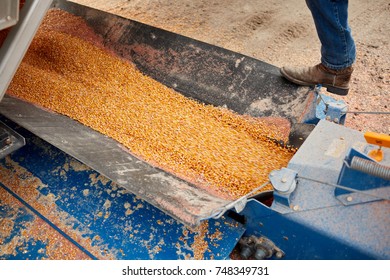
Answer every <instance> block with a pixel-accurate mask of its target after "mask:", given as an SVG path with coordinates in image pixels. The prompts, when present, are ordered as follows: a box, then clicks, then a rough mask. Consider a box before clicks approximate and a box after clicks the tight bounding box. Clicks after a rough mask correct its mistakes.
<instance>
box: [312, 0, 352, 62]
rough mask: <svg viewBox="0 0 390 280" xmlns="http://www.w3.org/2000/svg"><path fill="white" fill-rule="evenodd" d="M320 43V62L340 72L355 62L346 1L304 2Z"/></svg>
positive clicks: (320, 0)
mask: <svg viewBox="0 0 390 280" xmlns="http://www.w3.org/2000/svg"><path fill="white" fill-rule="evenodd" d="M306 4H307V6H308V7H309V9H310V11H311V13H312V16H313V19H314V23H315V26H316V29H317V34H318V37H319V39H320V41H321V62H322V64H324V65H325V66H326V67H328V68H330V69H334V70H340V69H344V68H347V67H349V66H351V65H352V64H353V63H354V62H355V58H356V49H355V43H354V40H353V38H352V34H351V29H350V27H349V25H348V0H306Z"/></svg>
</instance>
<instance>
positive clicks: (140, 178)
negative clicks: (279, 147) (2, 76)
mask: <svg viewBox="0 0 390 280" xmlns="http://www.w3.org/2000/svg"><path fill="white" fill-rule="evenodd" d="M53 7H54V8H59V9H62V10H65V11H67V12H70V13H72V14H74V15H77V16H80V17H82V18H83V19H85V21H86V22H87V23H88V24H89V25H90V26H91V27H92V28H93V29H94V31H95V32H96V33H97V34H99V35H101V36H102V37H103V38H104V43H105V47H107V48H108V49H110V50H112V51H114V52H115V53H117V54H118V55H120V56H121V57H123V58H124V59H127V60H129V61H131V62H132V63H134V64H135V65H136V66H137V67H138V68H139V69H140V70H141V71H142V72H143V73H144V74H146V75H149V76H151V77H153V78H154V79H156V80H158V81H160V82H161V83H163V84H165V85H167V86H169V87H172V88H174V89H175V90H177V91H179V92H181V93H183V94H184V95H186V96H188V97H190V98H194V99H196V100H199V101H201V102H203V103H206V104H213V105H215V106H224V107H227V108H229V109H232V110H234V111H236V112H237V113H240V114H249V115H252V116H256V117H266V116H276V117H284V118H287V119H288V120H289V121H290V122H291V123H292V124H295V123H299V122H301V120H302V119H304V118H305V116H306V115H308V114H311V113H312V110H313V100H314V95H313V94H310V93H309V94H308V92H309V90H308V88H305V87H297V86H295V85H293V84H290V83H288V82H286V81H285V80H283V79H282V77H281V76H280V75H279V70H278V69H277V68H276V67H274V66H272V65H269V64H267V63H264V62H262V61H259V60H256V59H253V58H250V57H247V56H244V55H241V54H238V53H234V52H231V51H229V50H226V49H222V48H219V47H216V46H212V45H209V44H205V43H202V42H199V41H196V40H193V39H190V38H187V37H183V36H181V35H178V34H174V33H171V32H167V31H165V30H161V29H158V28H154V27H151V26H148V25H145V24H142V23H139V22H135V21H132V20H129V19H125V18H122V17H119V16H116V15H112V14H108V13H105V12H102V11H99V10H95V9H91V8H88V7H85V6H81V5H78V4H75V3H71V2H67V1H54V3H53ZM0 113H1V114H3V115H4V116H5V117H6V118H8V119H11V120H12V121H14V122H15V123H17V124H19V125H20V126H22V127H24V128H26V129H27V130H29V131H31V132H33V133H34V134H36V135H37V136H39V137H40V138H42V139H44V140H45V141H47V142H49V143H51V144H52V145H54V146H56V147H58V148H59V149H61V150H62V151H64V152H65V153H67V154H69V155H71V156H73V157H74V158H76V159H78V160H80V161H81V162H83V163H84V164H86V165H88V166H89V167H91V168H92V169H94V170H96V171H98V172H99V173H100V174H102V175H104V176H106V177H107V178H109V179H111V180H112V181H114V182H116V183H118V184H119V185H121V186H122V187H124V188H126V189H127V190H129V191H130V192H132V193H134V194H135V195H137V196H138V197H139V198H142V199H144V200H145V201H147V202H149V203H150V204H152V205H154V206H155V207H157V208H159V209H160V210H162V211H164V212H165V213H167V214H169V215H170V216H172V217H174V218H175V219H177V220H179V221H180V222H182V223H184V224H185V225H188V226H190V227H195V226H197V225H199V224H200V222H201V221H202V220H205V219H209V218H210V217H214V216H218V214H220V213H223V212H224V211H226V210H227V209H229V208H234V207H242V201H238V202H233V201H229V200H224V199H221V198H219V197H215V196H213V195H211V194H209V193H207V192H205V191H204V190H201V189H199V188H196V187H194V186H193V185H191V184H189V183H187V182H184V181H183V180H181V179H178V178H176V177H175V176H172V175H171V174H168V173H166V172H164V171H162V170H159V169H156V168H154V167H152V166H150V165H148V164H146V163H145V162H142V161H140V160H139V159H137V158H136V157H134V156H132V155H131V154H130V153H129V152H128V151H126V149H125V148H124V147H123V146H122V145H120V144H118V143H117V142H116V141H114V140H112V139H110V138H108V137H107V136H105V135H102V134H100V133H98V132H96V131H93V130H91V129H90V128H88V127H86V126H84V125H81V124H80V123H78V122H76V121H74V120H72V119H69V118H68V117H65V116H62V115H59V114H55V113H52V112H48V111H46V110H43V109H42V108H39V107H37V106H34V105H32V104H29V103H26V102H24V101H21V100H18V99H15V98H12V97H9V96H6V97H4V98H3V100H2V101H1V102H0Z"/></svg>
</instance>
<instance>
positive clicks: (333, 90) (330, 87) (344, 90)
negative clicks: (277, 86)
mask: <svg viewBox="0 0 390 280" xmlns="http://www.w3.org/2000/svg"><path fill="white" fill-rule="evenodd" d="M280 74H282V76H283V77H284V78H286V79H287V80H289V81H290V82H292V83H294V84H297V85H300V86H316V85H317V84H310V83H307V82H304V81H301V80H297V79H295V78H293V77H290V76H289V75H288V74H287V73H285V72H284V71H283V69H282V68H281V69H280ZM320 85H321V86H322V87H324V88H326V90H327V91H328V92H330V93H333V94H337V95H343V96H345V95H347V94H348V92H349V88H339V87H335V86H333V85H329V84H320Z"/></svg>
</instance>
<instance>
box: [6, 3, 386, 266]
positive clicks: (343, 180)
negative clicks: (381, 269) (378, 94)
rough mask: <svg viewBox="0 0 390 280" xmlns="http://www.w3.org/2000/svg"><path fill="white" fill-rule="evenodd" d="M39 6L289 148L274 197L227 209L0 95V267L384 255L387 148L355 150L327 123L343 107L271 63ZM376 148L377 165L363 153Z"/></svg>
mask: <svg viewBox="0 0 390 280" xmlns="http://www.w3.org/2000/svg"><path fill="white" fill-rule="evenodd" d="M29 2H30V5H27V6H26V7H25V8H26V9H25V10H23V9H22V11H21V16H22V18H23V15H24V14H30V12H31V11H35V12H36V13H33V12H31V13H32V16H31V17H32V18H34V20H35V21H34V23H35V25H39V22H40V20H38V19H39V17H40V16H39V15H42V16H43V14H44V11H46V9H47V8H48V6H49V5H50V2H51V1H46V2H45V1H42V0H40V1H38V0H37V1H29ZM31 3H33V4H31ZM34 3H35V4H37V5H34ZM38 4H39V5H38ZM40 5H43V6H40ZM34 7H35V8H34ZM39 7H40V8H39ZM52 7H53V8H59V9H63V10H65V11H68V12H70V13H72V14H75V15H77V16H80V17H82V18H83V19H84V20H85V21H86V22H87V23H88V24H89V25H90V26H91V27H93V28H94V31H95V32H96V33H97V34H100V35H101V36H102V37H103V38H104V42H105V44H106V47H107V48H109V49H110V50H111V51H114V52H115V53H117V54H119V55H120V56H122V57H123V58H124V59H128V60H130V61H132V62H133V63H134V64H135V65H136V66H137V67H138V68H139V69H140V70H141V71H143V72H144V73H145V74H147V75H149V76H151V77H153V78H155V79H156V80H158V81H160V82H162V83H164V84H166V85H167V86H170V87H172V88H175V89H176V90H177V91H179V92H181V93H183V94H184V95H186V96H188V97H190V98H195V99H197V100H199V101H201V102H204V103H208V104H213V105H215V106H225V107H228V108H230V109H232V110H234V111H236V112H238V113H240V114H249V115H252V116H256V117H263V116H278V117H284V118H287V119H288V120H289V121H290V122H291V125H292V131H291V133H290V140H289V143H287V144H288V145H294V146H296V147H299V149H298V151H297V153H296V154H295V156H294V157H293V158H292V160H291V161H290V163H289V164H288V166H286V168H283V169H281V170H275V171H273V172H272V173H271V174H270V177H269V178H270V182H271V183H272V185H273V187H274V191H272V192H270V191H267V192H262V193H260V194H257V195H255V196H253V195H247V196H245V197H242V198H241V199H239V200H237V201H228V200H223V199H221V198H218V197H214V196H212V195H210V194H209V193H206V192H204V191H202V190H199V189H198V188H196V187H194V186H192V185H191V184H189V183H187V182H184V181H182V180H180V179H178V178H176V177H174V176H172V175H171V174H168V173H166V172H164V171H162V170H158V169H155V168H153V167H151V166H149V165H148V164H146V163H144V162H142V161H139V160H138V159H136V158H134V157H133V156H131V155H130V154H129V153H127V152H126V151H125V150H124V149H123V148H122V147H121V146H120V145H119V144H118V143H116V142H115V141H113V140H112V139H109V138H107V137H106V136H104V135H101V134H99V133H97V132H95V131H92V130H91V129H89V128H87V127H85V126H83V125H81V124H80V123H77V122H75V121H73V120H71V119H69V118H67V117H65V116H61V115H58V114H54V113H51V112H47V111H44V110H42V109H40V108H38V107H36V106H34V105H32V104H29V103H26V102H23V101H21V100H17V99H14V98H12V97H10V96H7V95H5V96H4V98H3V99H2V100H1V102H0V114H1V117H0V125H1V126H0V157H1V160H0V258H1V259H42V258H51V259H53V258H54V259H55V258H57V259H91V258H92V259H229V258H232V259H242V258H245V259H247V258H249V259H266V258H274V259H281V258H282V259H389V258H390V235H389V232H390V219H389V214H390V203H389V197H390V168H389V166H390V150H389V147H388V146H389V145H388V142H389V140H388V139H387V136H380V137H379V138H378V137H374V138H370V140H369V141H368V142H369V143H368V142H367V141H366V139H365V138H364V135H363V134H362V133H360V132H357V131H354V130H351V129H348V128H346V127H343V126H341V125H340V124H343V123H344V121H345V116H346V112H347V108H346V105H345V104H344V103H343V102H340V101H336V100H333V99H332V98H330V97H327V96H324V95H322V94H320V93H319V89H318V88H317V89H309V88H305V87H297V86H295V85H293V84H290V83H288V82H286V81H285V80H283V79H282V78H281V77H280V75H279V73H278V69H277V68H276V67H274V66H272V65H269V64H266V63H264V62H261V61H258V60H255V59H253V58H250V57H246V56H243V55H241V54H237V53H233V52H231V51H228V50H224V49H221V48H218V47H215V46H211V45H208V44H204V43H202V42H199V41H196V40H192V39H190V38H186V37H183V36H180V35H177V34H174V33H170V32H167V31H164V30H161V29H157V28H154V27H151V26H147V25H144V24H141V23H138V22H134V21H131V20H128V19H124V18H121V17H118V16H116V15H111V14H107V13H104V12H102V11H98V10H94V9H91V8H87V7H84V6H81V5H77V4H74V3H71V2H67V1H53V4H52ZM37 11H39V13H38V14H37ZM40 19H41V18H40ZM21 22H22V23H23V22H24V21H23V20H22V21H21ZM25 28H26V27H25V25H24V27H23V24H20V25H16V26H15V27H14V29H13V30H12V31H11V33H10V34H9V36H10V37H9V38H8V37H7V39H6V41H5V43H4V45H3V47H2V49H0V57H2V56H4V57H6V58H12V56H13V55H14V56H18V57H19V58H20V57H22V56H23V53H24V51H19V52H15V51H14V48H15V47H12V46H14V45H13V43H14V41H15V40H16V39H14V38H19V35H18V34H21V33H20V32H23V30H24V32H26V31H25ZM34 32H35V31H34ZM34 32H33V30H31V31H30V34H32V35H33V33H34ZM27 46H28V44H27ZM15 53H16V54H15ZM156 54H157V55H156ZM152 56H153V57H154V58H156V57H158V58H159V59H157V60H156V59H151V57H152ZM2 61H4V60H2ZM10 61H11V60H10ZM12 61H17V60H12ZM19 61H20V60H19ZM15 63H16V64H15V65H14V66H15V67H17V65H18V63H17V62H15ZM0 64H1V62H0ZM0 66H4V65H0ZM0 69H2V68H1V67H0ZM15 69H16V68H15ZM1 73H3V72H1ZM10 77H12V75H10V73H9V72H7V75H5V74H4V75H3V74H2V75H0V80H1V81H2V83H6V82H7V84H8V83H9V79H10ZM5 88H6V87H5ZM4 90H5V89H4ZM264 104H265V105H264ZM381 137H383V138H381ZM372 139H381V140H380V141H379V142H378V143H374V142H375V141H374V142H373V141H372ZM373 143H374V144H375V145H373ZM23 145H24V146H23ZM378 145H379V146H383V147H382V148H381V149H380V150H381V155H382V159H381V160H380V161H378V158H376V160H375V159H374V158H375V157H373V152H372V151H377V150H378ZM21 146H23V148H20V147H21Z"/></svg>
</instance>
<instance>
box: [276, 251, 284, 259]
mask: <svg viewBox="0 0 390 280" xmlns="http://www.w3.org/2000/svg"><path fill="white" fill-rule="evenodd" d="M275 257H277V258H278V259H281V258H283V253H282V252H280V251H277V252H276V254H275Z"/></svg>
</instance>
